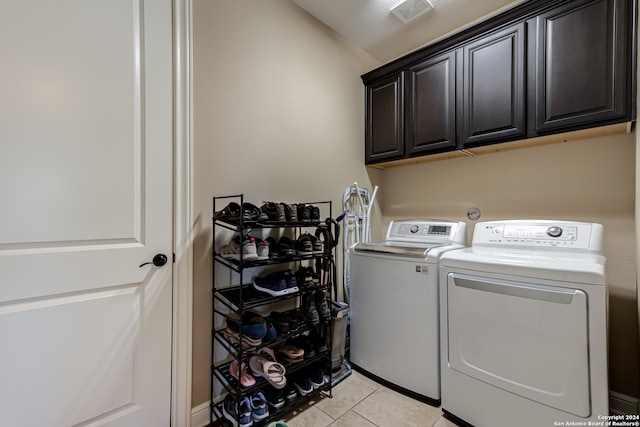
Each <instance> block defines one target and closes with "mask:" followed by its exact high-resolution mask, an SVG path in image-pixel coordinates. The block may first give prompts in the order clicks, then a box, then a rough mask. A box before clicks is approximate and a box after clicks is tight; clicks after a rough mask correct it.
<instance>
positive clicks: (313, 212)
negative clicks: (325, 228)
mask: <svg viewBox="0 0 640 427" xmlns="http://www.w3.org/2000/svg"><path fill="white" fill-rule="evenodd" d="M309 216H310V217H311V223H312V224H319V223H320V208H318V207H317V206H311V205H309Z"/></svg>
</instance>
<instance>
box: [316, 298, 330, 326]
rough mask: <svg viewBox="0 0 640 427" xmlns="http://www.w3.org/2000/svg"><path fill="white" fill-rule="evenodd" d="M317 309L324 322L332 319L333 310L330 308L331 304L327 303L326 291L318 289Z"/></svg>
mask: <svg viewBox="0 0 640 427" xmlns="http://www.w3.org/2000/svg"><path fill="white" fill-rule="evenodd" d="M315 293H316V295H315V298H316V309H317V310H318V314H319V315H320V318H321V319H322V321H323V322H326V321H327V320H329V319H331V310H329V304H327V293H326V292H325V291H316V292H315Z"/></svg>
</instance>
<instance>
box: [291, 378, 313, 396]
mask: <svg viewBox="0 0 640 427" xmlns="http://www.w3.org/2000/svg"><path fill="white" fill-rule="evenodd" d="M293 385H294V386H295V387H296V390H298V394H299V395H300V396H306V395H307V394H309V393H311V392H312V391H313V386H312V385H311V379H310V378H309V377H308V376H307V375H305V374H304V373H300V374H299V375H298V376H297V377H296V379H295V380H294V381H293Z"/></svg>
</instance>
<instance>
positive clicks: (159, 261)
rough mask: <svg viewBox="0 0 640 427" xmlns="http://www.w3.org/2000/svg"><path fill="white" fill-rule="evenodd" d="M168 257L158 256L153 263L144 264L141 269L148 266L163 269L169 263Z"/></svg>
mask: <svg viewBox="0 0 640 427" xmlns="http://www.w3.org/2000/svg"><path fill="white" fill-rule="evenodd" d="M167 259H168V258H167V256H166V255H165V254H158V255H156V256H154V257H153V261H148V262H145V263H143V264H140V267H143V266H145V265H147V264H153V265H155V266H156V267H162V266H163V265H165V264H166V263H167Z"/></svg>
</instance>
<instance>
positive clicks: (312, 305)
mask: <svg viewBox="0 0 640 427" xmlns="http://www.w3.org/2000/svg"><path fill="white" fill-rule="evenodd" d="M315 298H316V295H315V292H311V293H308V294H306V295H305V296H304V297H303V298H302V313H303V314H304V317H306V319H307V320H308V321H309V322H310V323H311V324H312V325H314V326H317V325H319V324H320V316H319V315H318V309H317V308H316V299H315Z"/></svg>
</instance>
